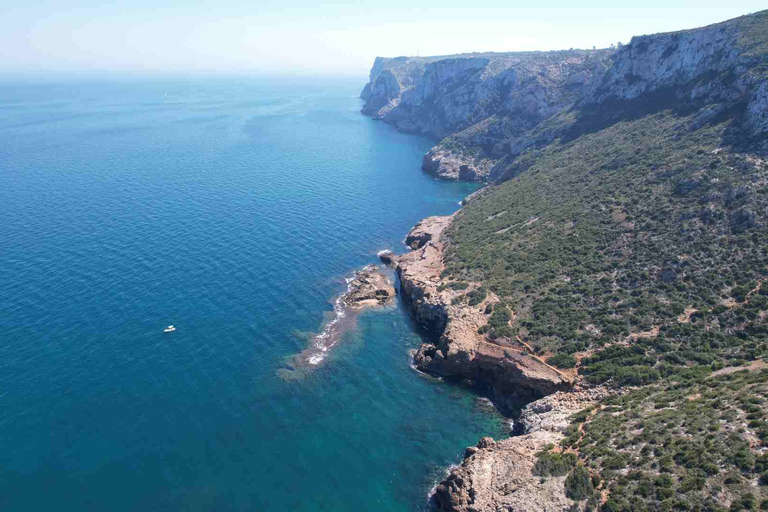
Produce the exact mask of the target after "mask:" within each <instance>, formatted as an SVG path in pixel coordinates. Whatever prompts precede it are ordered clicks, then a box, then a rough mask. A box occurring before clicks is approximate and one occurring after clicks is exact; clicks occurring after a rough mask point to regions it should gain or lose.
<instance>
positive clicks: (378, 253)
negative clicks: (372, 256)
mask: <svg viewBox="0 0 768 512" xmlns="http://www.w3.org/2000/svg"><path fill="white" fill-rule="evenodd" d="M390 252H392V249H382V250H380V251H379V252H377V253H376V256H381V255H382V254H388V253H390Z"/></svg>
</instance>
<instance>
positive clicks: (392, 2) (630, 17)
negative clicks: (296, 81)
mask: <svg viewBox="0 0 768 512" xmlns="http://www.w3.org/2000/svg"><path fill="white" fill-rule="evenodd" d="M172 4H174V2H163V1H162V0H132V1H126V0H112V1H103V0H67V1H62V0H25V1H21V0H13V1H10V0H0V73H5V74H7V73H11V74H13V73H19V74H45V73H70V72H71V73H102V72H104V73H109V72H119V73H129V74H130V73H137V74H166V73H167V74H197V73H203V74H205V73H213V74H216V73H232V74H259V73H277V72H288V73H326V74H345V75H361V76H364V75H365V74H367V72H368V70H369V69H370V67H371V64H372V62H373V59H374V58H375V57H376V56H379V55H380V56H386V57H393V56H398V55H444V54H451V53H463V52H473V51H478V52H482V51H516V50H518V51H519V50H559V49H567V48H592V47H593V46H596V47H597V48H604V47H607V46H610V45H611V44H612V43H613V44H615V43H617V42H622V43H627V42H629V40H630V39H631V37H632V36H633V35H641V34H651V33H655V32H668V31H672V30H681V29H686V28H694V27H698V26H703V25H708V24H710V23H715V22H718V21H723V20H726V19H729V18H733V17H736V16H740V15H743V14H747V13H750V12H756V11H759V10H761V9H763V8H765V7H766V5H765V0H760V1H752V0H738V1H723V0H717V1H710V0H698V1H676V0H667V1H658V0H644V1H642V2H631V3H628V2H622V1H621V0H612V1H589V0H582V1H580V2H578V3H577V2H574V1H572V0H571V1H568V2H566V1H560V0H553V1H531V0H529V1H528V2H518V1H515V0H493V1H484V0H463V1H454V0H442V1H431V0H430V1H419V0H379V1H368V0H362V1H344V2H338V1H337V2H322V1H313V0H298V1H296V0H282V1H277V0H256V1H249V2H243V1H239V0H187V1H184V2H175V5H172ZM628 4H630V5H629V6H628ZM761 4H762V5H761Z"/></svg>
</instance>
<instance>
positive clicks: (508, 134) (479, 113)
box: [361, 12, 768, 181]
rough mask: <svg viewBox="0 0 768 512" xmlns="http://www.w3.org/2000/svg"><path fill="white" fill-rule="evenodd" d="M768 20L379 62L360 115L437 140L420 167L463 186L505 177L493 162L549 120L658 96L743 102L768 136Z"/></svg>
mask: <svg viewBox="0 0 768 512" xmlns="http://www.w3.org/2000/svg"><path fill="white" fill-rule="evenodd" d="M765 16H768V15H767V14H766V12H762V13H758V14H755V15H752V16H751V17H749V18H737V19H735V20H729V21H726V22H723V23H718V24H715V25H711V26H708V27H704V28H701V29H694V30H687V31H681V32H673V33H667V34H655V35H649V36H639V37H634V38H633V39H632V41H631V42H630V43H629V44H628V45H624V46H622V47H620V48H619V49H616V50H614V49H605V50H593V51H585V50H570V51H561V52H519V53H489V54H465V55H458V56H451V57H445V58H441V57H432V58H409V57H398V58H396V59H383V58H380V57H379V58H377V59H376V61H375V62H374V66H373V68H372V69H371V76H370V81H369V83H368V84H367V85H366V86H365V89H364V90H363V93H362V94H361V97H362V98H363V99H365V100H366V104H365V106H364V107H363V112H364V113H366V114H368V115H372V116H374V117H375V118H377V119H381V120H383V121H385V122H387V123H391V124H393V125H394V126H396V127H397V128H398V129H400V130H402V131H406V132H415V133H422V134H425V135H429V136H431V137H434V138H436V139H440V143H439V144H437V145H436V146H435V147H434V148H433V149H432V150H430V151H429V152H428V153H427V154H426V155H425V157H424V161H423V165H422V168H423V169H424V170H425V171H426V172H428V173H430V174H432V175H434V176H437V177H440V178H444V179H450V180H464V181H487V180H489V179H491V180H494V179H498V178H499V177H502V176H505V175H506V173H504V172H503V171H502V170H499V169H496V170H495V171H494V166H495V165H496V164H498V163H499V162H502V163H503V165H502V167H503V168H504V167H508V165H509V164H510V163H511V160H514V158H516V157H517V156H518V155H519V154H520V153H522V152H523V151H524V150H525V149H526V148H528V147H530V146H532V145H535V144H538V143H540V142H541V126H540V125H541V123H542V121H544V120H546V119H548V118H551V117H553V116H555V115H557V114H560V115H566V114H567V113H569V112H571V113H574V112H575V113H576V115H577V116H578V112H579V111H580V110H581V109H583V108H585V107H588V106H592V107H593V108H594V106H595V105H605V104H607V103H610V102H616V101H632V100H638V99H641V98H643V97H648V96H649V95H652V94H657V95H666V96H673V97H675V99H676V101H678V102H680V101H682V102H696V101H698V102H700V103H701V102H706V103H717V104H719V105H721V108H723V109H725V108H731V107H734V106H736V105H740V106H742V107H744V108H745V112H746V119H747V122H748V125H749V127H750V128H751V130H752V131H753V133H755V134H762V133H765V132H766V131H767V130H768V121H767V120H766V115H765V112H766V102H768V99H767V98H768V92H767V91H768V89H766V85H765V83H766V59H765V48H762V46H761V44H762V42H761V41H762V39H761V37H760V30H762V28H761V27H762V24H761V23H760V22H759V20H760V18H761V17H765ZM745 19H747V20H750V22H745V21H744V20H745ZM755 19H757V20H758V22H753V20H755ZM558 136H562V133H558V132H557V131H555V132H552V133H550V134H549V135H548V138H549V139H552V138H557V137H558Z"/></svg>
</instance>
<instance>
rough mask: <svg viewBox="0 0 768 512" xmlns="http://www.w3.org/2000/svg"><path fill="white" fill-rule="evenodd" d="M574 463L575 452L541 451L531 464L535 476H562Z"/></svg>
mask: <svg viewBox="0 0 768 512" xmlns="http://www.w3.org/2000/svg"><path fill="white" fill-rule="evenodd" d="M575 465H576V454H575V453H571V452H568V453H555V452H543V453H541V454H539V458H538V460H537V461H536V464H534V465H533V474H534V475H536V476H563V475H566V474H568V472H569V471H570V470H571V469H572V468H573V467H574V466H575Z"/></svg>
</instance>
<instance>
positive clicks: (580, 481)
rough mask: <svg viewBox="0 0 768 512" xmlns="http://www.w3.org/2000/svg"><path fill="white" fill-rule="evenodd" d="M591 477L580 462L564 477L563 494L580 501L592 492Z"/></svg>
mask: <svg viewBox="0 0 768 512" xmlns="http://www.w3.org/2000/svg"><path fill="white" fill-rule="evenodd" d="M594 491H595V488H594V486H593V485H592V477H591V476H590V474H589V470H588V469H587V468H585V467H584V466H583V465H582V464H579V465H578V466H576V467H575V468H574V469H573V471H571V473H570V474H569V475H568V478H566V479H565V495H566V496H568V497H569V498H571V499H572V500H574V501H582V500H586V499H587V498H590V497H591V496H592V495H593V494H594Z"/></svg>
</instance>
